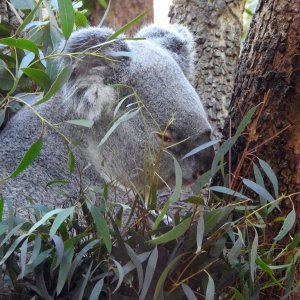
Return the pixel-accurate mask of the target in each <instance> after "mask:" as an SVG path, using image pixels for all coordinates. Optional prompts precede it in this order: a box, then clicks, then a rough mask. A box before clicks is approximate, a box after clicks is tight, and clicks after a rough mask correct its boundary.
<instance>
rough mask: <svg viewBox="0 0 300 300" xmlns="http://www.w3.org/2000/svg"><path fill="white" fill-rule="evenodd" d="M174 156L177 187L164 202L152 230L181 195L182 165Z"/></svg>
mask: <svg viewBox="0 0 300 300" xmlns="http://www.w3.org/2000/svg"><path fill="white" fill-rule="evenodd" d="M172 158H173V161H174V167H175V188H174V191H173V193H172V195H171V196H170V197H169V198H168V200H167V202H166V203H165V204H164V206H163V209H162V210H161V212H160V213H159V215H158V217H157V218H156V220H155V222H154V224H153V225H152V230H155V229H157V227H158V225H159V224H160V222H161V221H162V219H163V218H164V217H165V215H166V213H167V211H168V208H169V206H170V205H171V204H172V203H174V202H175V201H177V200H178V199H179V197H180V193H181V188H182V171H181V168H180V165H179V163H178V161H177V160H176V158H175V157H173V156H172Z"/></svg>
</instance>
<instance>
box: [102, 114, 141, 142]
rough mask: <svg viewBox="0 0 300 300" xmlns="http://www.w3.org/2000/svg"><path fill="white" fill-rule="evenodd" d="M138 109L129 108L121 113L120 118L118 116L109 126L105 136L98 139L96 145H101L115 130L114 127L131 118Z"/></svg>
mask: <svg viewBox="0 0 300 300" xmlns="http://www.w3.org/2000/svg"><path fill="white" fill-rule="evenodd" d="M139 111H140V109H134V110H130V111H128V112H126V113H125V114H124V115H122V116H121V117H120V118H118V119H117V120H116V121H115V122H114V123H113V125H112V126H111V128H110V129H109V130H108V131H107V133H106V134H105V136H104V137H103V138H102V140H101V141H100V143H99V145H98V147H100V146H102V145H103V144H104V143H105V142H106V140H107V139H108V138H109V137H110V135H111V134H112V133H113V132H114V131H115V129H116V128H117V127H118V126H119V125H120V124H121V123H123V122H125V121H128V120H130V119H132V118H133V117H134V116H135V115H137V114H138V112H139Z"/></svg>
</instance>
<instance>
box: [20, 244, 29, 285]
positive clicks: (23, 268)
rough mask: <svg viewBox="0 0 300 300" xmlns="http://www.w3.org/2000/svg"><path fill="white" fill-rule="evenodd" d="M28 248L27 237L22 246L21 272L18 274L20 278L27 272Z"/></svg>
mask: <svg viewBox="0 0 300 300" xmlns="http://www.w3.org/2000/svg"><path fill="white" fill-rule="evenodd" d="M27 248H28V239H26V240H25V241H24V242H23V244H22V246H21V247H20V265H21V273H20V274H19V276H18V279H22V278H23V277H24V273H25V265H26V258H27Z"/></svg>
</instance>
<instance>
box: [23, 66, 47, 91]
mask: <svg viewBox="0 0 300 300" xmlns="http://www.w3.org/2000/svg"><path fill="white" fill-rule="evenodd" d="M22 71H23V72H24V74H26V75H27V76H28V77H29V78H31V79H32V80H34V81H35V83H36V84H37V85H39V86H40V87H41V88H43V89H44V90H48V89H49V88H50V86H51V79H50V77H49V76H48V75H47V74H46V73H45V72H44V71H42V70H40V69H33V68H23V69H22Z"/></svg>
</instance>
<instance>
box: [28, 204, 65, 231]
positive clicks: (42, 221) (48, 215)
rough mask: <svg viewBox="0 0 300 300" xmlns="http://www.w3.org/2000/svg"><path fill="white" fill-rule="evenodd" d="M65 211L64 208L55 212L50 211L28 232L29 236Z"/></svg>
mask: <svg viewBox="0 0 300 300" xmlns="http://www.w3.org/2000/svg"><path fill="white" fill-rule="evenodd" d="M62 211H63V208H57V209H54V210H51V211H49V212H48V213H46V214H45V215H44V216H43V217H42V218H41V219H40V220H39V221H38V222H37V223H35V224H34V225H33V226H32V227H31V228H30V230H29V231H28V234H31V233H33V232H34V231H35V230H36V229H37V228H39V227H40V226H41V225H43V224H44V223H45V222H47V221H48V220H49V219H50V218H51V217H52V216H54V215H56V214H58V213H60V212H62Z"/></svg>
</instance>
